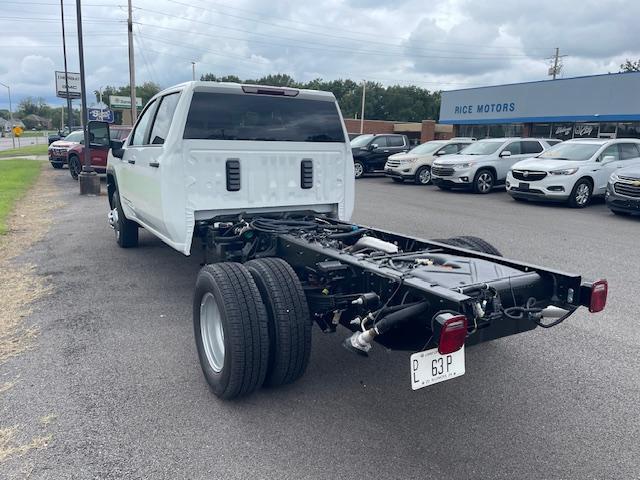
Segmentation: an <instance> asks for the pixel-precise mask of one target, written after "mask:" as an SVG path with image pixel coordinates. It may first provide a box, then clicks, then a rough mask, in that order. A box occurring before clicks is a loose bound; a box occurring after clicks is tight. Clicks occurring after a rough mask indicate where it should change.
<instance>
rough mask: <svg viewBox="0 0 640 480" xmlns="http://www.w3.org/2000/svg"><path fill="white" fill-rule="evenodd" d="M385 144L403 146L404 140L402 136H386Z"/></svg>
mask: <svg viewBox="0 0 640 480" xmlns="http://www.w3.org/2000/svg"><path fill="white" fill-rule="evenodd" d="M387 144H388V145H389V146H390V147H402V146H404V140H403V139H402V137H387Z"/></svg>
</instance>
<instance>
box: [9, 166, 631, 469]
mask: <svg viewBox="0 0 640 480" xmlns="http://www.w3.org/2000/svg"><path fill="white" fill-rule="evenodd" d="M46 174H47V175H54V176H55V177H56V182H57V183H58V184H59V185H60V187H61V197H62V199H63V200H64V201H66V203H67V205H66V207H65V208H64V209H61V210H60V211H59V212H58V213H57V216H56V219H55V224H54V226H53V227H52V230H51V231H50V233H49V234H48V236H47V238H46V239H45V240H44V241H42V242H41V243H39V244H37V245H36V246H35V247H34V248H33V249H32V250H31V251H29V252H28V253H26V254H25V255H24V256H23V258H22V259H21V261H25V262H34V263H36V264H37V265H38V266H39V267H38V269H39V273H40V274H42V275H48V276H49V278H50V282H51V284H52V285H53V286H54V293H53V294H52V295H50V296H48V297H46V298H44V299H42V300H40V301H39V302H38V304H37V305H36V309H35V312H34V314H33V315H32V316H31V317H30V318H29V319H28V320H27V321H28V322H35V323H36V324H37V325H39V327H40V330H41V333H40V335H39V338H38V346H37V347H36V348H35V349H34V350H33V351H31V352H28V353H26V354H24V355H22V356H21V357H18V358H16V359H13V360H12V361H10V362H9V363H8V364H6V365H5V366H4V367H2V368H1V369H0V371H1V372H2V373H3V378H8V377H10V376H15V375H20V377H19V382H18V383H17V384H16V386H15V387H14V388H12V389H11V390H9V391H8V392H6V393H4V394H2V395H3V396H2V397H0V398H1V399H2V401H3V403H4V405H3V406H2V409H1V412H2V417H3V423H4V424H7V425H12V424H20V425H21V426H22V427H23V430H24V431H25V432H26V434H28V435H37V434H38V433H40V432H41V430H42V427H41V426H39V425H38V422H37V420H36V419H37V418H40V417H41V416H43V415H48V414H54V415H56V416H57V417H56V420H55V422H53V423H52V424H51V425H50V426H49V427H48V430H49V431H50V432H51V433H52V434H53V440H52V442H51V444H50V445H49V447H48V448H46V449H40V450H35V451H32V452H30V453H29V454H28V455H27V456H25V457H22V458H19V459H17V460H12V461H10V462H8V463H5V464H4V465H0V477H3V473H1V472H2V469H5V473H4V475H6V477H9V478H11V477H10V475H12V474H15V473H16V472H18V471H19V469H20V468H22V465H23V464H24V463H25V462H27V463H29V464H31V466H32V468H33V470H32V472H31V476H30V477H29V478H38V479H39V478H50V479H65V478H82V479H86V478H100V479H105V478H127V479H137V478H145V479H146V478H167V479H178V478H180V479H181V478H189V479H214V478H216V479H218V478H219V479H227V478H229V479H234V478H238V479H240V478H278V479H303V478H331V479H337V478H345V479H347V478H349V479H350V478H375V479H387V478H388V479H400V478H402V479H414V478H415V479H427V478H434V479H438V480H445V479H462V478H473V479H489V478H491V479H509V480H512V479H535V480H540V479H580V480H585V479H604V478H606V479H623V478H624V479H635V478H640V466H639V460H638V454H639V453H640V448H639V443H638V435H639V434H640V401H639V400H640V369H639V368H638V366H639V365H640V354H639V353H638V348H637V346H638V344H639V343H640V334H639V333H638V330H639V329H638V326H637V325H638V322H637V318H636V317H637V314H638V311H639V310H640V298H639V296H638V290H637V287H638V285H639V284H640V269H638V268H637V267H638V263H637V252H638V243H637V238H638V236H637V232H638V229H639V228H640V219H625V218H618V217H614V216H613V215H612V214H610V213H609V211H608V210H607V209H606V207H605V206H604V205H603V204H602V203H600V204H596V205H594V206H591V207H589V208H587V209H584V210H570V209H567V208H564V207H560V206H549V205H533V204H520V203H516V202H514V201H512V200H511V199H510V197H508V195H506V194H505V193H504V192H495V193H492V194H489V195H487V196H476V195H473V194H465V193H450V192H441V191H439V190H437V189H436V188H434V187H419V186H414V185H397V184H394V183H392V182H391V181H390V180H387V179H385V178H367V179H363V180H360V181H358V182H357V208H356V212H355V216H354V220H355V221H357V222H361V223H365V224H370V225H376V226H380V227H384V228H387V229H391V230H397V231H399V232H404V233H408V234H415V235H420V236H423V237H426V238H441V237H446V236H453V235H460V234H466V235H478V236H481V237H484V238H486V239H487V240H489V241H491V242H492V243H494V244H495V245H496V246H497V247H498V248H499V249H500V250H502V251H503V253H504V254H505V255H506V256H509V257H513V258H517V259H523V260H527V261H531V262H535V263H538V264H542V265H546V266H551V267H556V268H559V269H565V270H570V271H578V272H581V273H584V274H585V275H586V276H588V277H591V278H599V277H603V276H604V277H607V278H608V279H609V282H610V298H609V305H608V307H607V310H606V311H605V312H604V313H601V314H598V315H589V314H588V313H586V312H580V313H579V314H576V315H574V316H573V317H571V318H570V319H569V320H567V321H566V322H565V323H564V324H562V325H560V326H558V327H556V328H553V329H550V330H542V329H538V330H536V331H534V332H530V333H526V334H522V335H518V336H515V337H510V338H506V339H501V340H497V341H494V342H490V343H486V344H482V345H479V346H476V347H471V348H469V349H468V350H467V352H466V369H467V372H466V375H464V376H463V377H460V378H458V379H455V380H452V381H449V382H444V383H440V384H437V385H435V386H432V387H429V388H426V389H422V390H419V391H416V392H413V391H411V389H410V385H409V355H408V354H405V353H398V352H388V351H386V350H385V349H384V348H382V347H380V346H375V347H374V349H373V351H372V352H371V356H370V358H368V359H363V358H360V357H357V356H355V355H354V354H352V353H350V352H348V351H346V350H344V349H343V348H342V347H341V346H340V343H341V341H342V340H343V338H344V337H345V336H346V332H344V331H341V332H339V333H337V334H334V335H324V334H322V333H321V332H320V331H319V330H318V329H317V328H316V329H314V340H313V343H314V344H313V353H312V357H311V362H310V365H309V369H308V371H307V373H306V375H305V376H304V377H303V378H302V379H301V380H300V381H298V382H297V383H296V384H294V385H291V386H288V387H285V388H280V389H275V390H261V391H259V392H258V393H257V394H255V395H253V396H251V397H249V398H247V399H244V400H242V401H239V402H234V403H224V402H221V401H219V400H217V399H216V398H215V397H214V396H213V395H212V394H211V393H210V392H209V390H208V388H207V386H206V384H205V381H204V378H203V376H202V374H201V372H200V367H199V365H198V361H197V356H196V352H195V347H194V341H193V332H192V323H191V299H192V287H193V285H194V280H195V276H196V274H197V271H198V268H199V261H200V258H199V257H198V256H194V257H192V258H185V257H183V256H181V255H180V254H179V253H177V252H175V251H173V250H171V249H170V248H169V247H166V246H164V245H163V244H162V243H161V242H160V241H158V240H156V239H155V238H153V237H151V236H150V235H148V234H146V233H145V232H142V234H141V245H140V248H138V249H133V250H122V249H119V248H118V247H117V246H116V243H115V240H114V238H113V232H112V231H111V230H110V228H109V227H108V226H107V223H106V211H107V209H106V197H105V196H102V197H99V198H81V197H79V196H78V195H77V191H78V187H77V184H76V183H75V182H73V181H72V180H71V178H70V177H69V174H68V172H67V171H66V170H63V171H53V170H50V171H46ZM3 478H5V477H3ZM18 478H19V477H18Z"/></svg>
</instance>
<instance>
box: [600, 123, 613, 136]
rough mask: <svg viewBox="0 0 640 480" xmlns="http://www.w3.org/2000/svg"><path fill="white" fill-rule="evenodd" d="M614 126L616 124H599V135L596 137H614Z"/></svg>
mask: <svg viewBox="0 0 640 480" xmlns="http://www.w3.org/2000/svg"><path fill="white" fill-rule="evenodd" d="M616 126H617V124H616V123H601V124H600V133H599V134H598V135H602V136H603V137H605V138H609V137H614V136H615V134H616Z"/></svg>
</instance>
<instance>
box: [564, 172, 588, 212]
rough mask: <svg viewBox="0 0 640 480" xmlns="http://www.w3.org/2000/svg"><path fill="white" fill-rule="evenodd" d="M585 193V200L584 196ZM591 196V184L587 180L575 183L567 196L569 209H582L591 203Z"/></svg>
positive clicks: (582, 179) (583, 179)
mask: <svg viewBox="0 0 640 480" xmlns="http://www.w3.org/2000/svg"><path fill="white" fill-rule="evenodd" d="M585 193H586V199H585V198H584V195H585ZM592 196H593V184H592V183H591V180H589V179H587V178H581V179H580V180H578V181H577V182H576V184H575V185H574V186H573V189H572V190H571V195H569V200H568V203H569V206H570V207H571V208H584V207H586V206H587V205H589V203H590V202H591V197H592Z"/></svg>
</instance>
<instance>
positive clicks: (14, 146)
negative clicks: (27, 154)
mask: <svg viewBox="0 0 640 480" xmlns="http://www.w3.org/2000/svg"><path fill="white" fill-rule="evenodd" d="M0 85H2V86H3V87H4V88H6V89H7V92H8V93H9V123H10V124H11V143H12V144H13V148H16V136H15V134H14V133H13V108H11V87H10V86H9V85H5V84H4V83H2V82H0ZM18 142H20V140H18Z"/></svg>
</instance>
